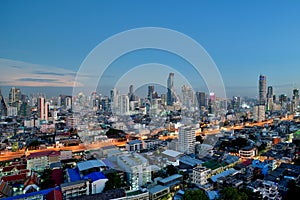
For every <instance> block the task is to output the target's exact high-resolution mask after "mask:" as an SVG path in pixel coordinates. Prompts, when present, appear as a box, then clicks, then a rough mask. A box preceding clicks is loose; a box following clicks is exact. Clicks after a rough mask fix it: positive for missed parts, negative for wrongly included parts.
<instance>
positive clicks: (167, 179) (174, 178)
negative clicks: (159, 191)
mask: <svg viewBox="0 0 300 200" xmlns="http://www.w3.org/2000/svg"><path fill="white" fill-rule="evenodd" d="M181 177H182V175H180V174H174V175H172V176H169V177H167V178H164V179H161V180H159V181H160V182H162V183H164V184H165V183H168V182H170V181H174V180H176V179H178V178H181Z"/></svg>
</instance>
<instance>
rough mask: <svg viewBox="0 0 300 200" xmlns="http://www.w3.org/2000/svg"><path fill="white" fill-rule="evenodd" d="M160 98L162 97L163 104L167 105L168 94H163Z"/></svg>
mask: <svg viewBox="0 0 300 200" xmlns="http://www.w3.org/2000/svg"><path fill="white" fill-rule="evenodd" d="M160 98H161V104H162V105H166V102H167V95H166V94H161V96H160Z"/></svg>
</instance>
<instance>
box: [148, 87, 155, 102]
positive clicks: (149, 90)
mask: <svg viewBox="0 0 300 200" xmlns="http://www.w3.org/2000/svg"><path fill="white" fill-rule="evenodd" d="M153 95H154V85H149V86H148V99H149V100H152V99H153Z"/></svg>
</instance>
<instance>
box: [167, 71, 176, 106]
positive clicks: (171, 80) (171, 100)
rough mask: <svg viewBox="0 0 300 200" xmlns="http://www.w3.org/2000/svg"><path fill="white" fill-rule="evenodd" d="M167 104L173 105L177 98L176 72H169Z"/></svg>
mask: <svg viewBox="0 0 300 200" xmlns="http://www.w3.org/2000/svg"><path fill="white" fill-rule="evenodd" d="M167 89H168V91H167V105H168V106H172V105H173V103H174V101H175V98H174V73H170V74H169V78H168V81H167Z"/></svg>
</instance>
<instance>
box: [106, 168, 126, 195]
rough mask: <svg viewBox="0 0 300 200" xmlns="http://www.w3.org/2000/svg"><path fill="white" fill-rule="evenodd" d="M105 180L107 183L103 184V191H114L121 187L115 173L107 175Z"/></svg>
mask: <svg viewBox="0 0 300 200" xmlns="http://www.w3.org/2000/svg"><path fill="white" fill-rule="evenodd" d="M106 178H107V179H108V181H106V183H105V188H104V191H107V190H114V189H117V188H121V187H122V180H121V178H120V176H119V175H118V173H117V172H114V173H109V174H107V175H106Z"/></svg>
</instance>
